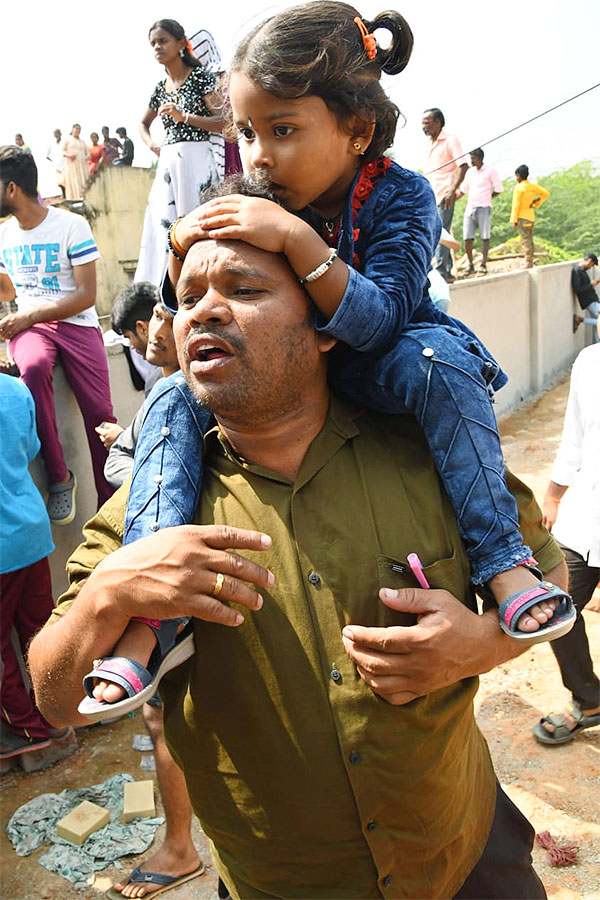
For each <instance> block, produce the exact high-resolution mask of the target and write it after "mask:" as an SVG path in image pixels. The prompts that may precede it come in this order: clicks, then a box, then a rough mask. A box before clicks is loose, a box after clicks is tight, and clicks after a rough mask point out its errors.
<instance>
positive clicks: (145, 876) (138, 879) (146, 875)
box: [129, 866, 179, 887]
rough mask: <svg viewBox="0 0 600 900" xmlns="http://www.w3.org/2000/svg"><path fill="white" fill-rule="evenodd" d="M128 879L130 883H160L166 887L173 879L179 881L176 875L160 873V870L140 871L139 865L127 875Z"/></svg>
mask: <svg viewBox="0 0 600 900" xmlns="http://www.w3.org/2000/svg"><path fill="white" fill-rule="evenodd" d="M129 881H130V882H131V883H132V884H162V885H164V886H165V887H166V886H167V885H169V884H173V882H174V881H179V878H178V877H177V876H176V875H162V874H161V873H160V872H142V871H141V868H140V866H136V867H135V869H134V870H133V872H132V873H131V875H130V876H129Z"/></svg>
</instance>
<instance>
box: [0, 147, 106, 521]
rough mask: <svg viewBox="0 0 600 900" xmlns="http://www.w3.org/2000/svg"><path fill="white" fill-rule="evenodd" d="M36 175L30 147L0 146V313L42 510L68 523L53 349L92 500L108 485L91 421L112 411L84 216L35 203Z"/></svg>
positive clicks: (69, 494) (72, 485)
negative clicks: (90, 478)
mask: <svg viewBox="0 0 600 900" xmlns="http://www.w3.org/2000/svg"><path fill="white" fill-rule="evenodd" d="M37 177H38V176H37V168H36V165H35V162H34V159H33V157H32V156H31V154H29V153H26V152H25V151H23V150H21V149H19V148H18V147H15V146H5V147H0V217H4V216H10V218H9V219H8V220H7V221H6V222H3V223H2V225H0V301H2V302H4V303H9V302H11V301H12V300H15V301H16V305H17V312H12V313H9V314H8V315H7V316H5V317H4V318H3V319H1V320H0V338H3V339H4V340H6V341H7V342H8V352H9V355H10V357H11V359H12V360H14V362H15V363H16V364H17V366H18V368H19V371H20V373H21V378H22V379H23V381H24V382H25V384H26V385H27V387H28V388H29V390H30V391H31V393H32V394H33V398H34V400H35V405H36V419H37V429H38V434H39V437H40V441H41V444H42V457H43V460H44V463H45V466H46V471H47V474H48V494H49V496H48V514H49V516H50V519H51V520H52V521H53V522H54V523H55V524H57V525H66V524H68V523H69V522H71V521H72V520H73V518H74V516H75V490H76V486H77V479H76V477H75V475H74V473H73V472H71V471H70V470H69V469H68V468H67V465H66V462H65V459H64V454H63V448H62V446H61V444H60V441H59V438H58V430H57V424H56V412H55V408H54V392H53V386H52V368H53V366H54V363H55V361H56V359H57V357H60V361H61V365H62V367H63V370H64V373H65V376H66V378H67V380H68V382H69V384H70V386H71V388H72V390H73V393H74V394H75V398H76V400H77V403H78V404H79V408H80V410H81V414H82V416H83V420H84V424H85V429H86V434H87V438H88V443H89V447H90V453H91V457H92V466H93V470H94V480H95V484H96V491H97V493H98V504H99V505H100V504H102V503H104V501H105V500H107V499H108V497H110V495H111V493H112V488H111V487H110V485H109V484H108V483H107V481H106V479H105V478H104V463H105V462H106V450H105V448H104V447H103V446H102V444H101V443H100V441H98V438H97V435H96V433H95V431H94V428H95V427H96V426H97V425H99V424H100V423H101V422H104V421H111V422H114V421H115V417H114V414H113V409H112V403H111V397H110V384H109V378H108V363H107V359H106V353H105V350H104V344H103V342H102V332H101V330H100V327H99V324H98V316H97V315H96V310H95V309H94V303H95V300H96V263H95V260H97V259H99V257H100V254H99V252H98V248H97V247H96V242H95V240H94V238H93V236H92V232H91V229H90V226H89V225H88V223H87V221H86V220H85V219H84V218H83V217H82V216H78V215H75V214H74V213H71V212H67V211H66V210H62V209H56V208H54V207H49V208H48V207H46V206H43V205H42V204H41V203H40V202H39V200H38V197H37V187H36V186H37Z"/></svg>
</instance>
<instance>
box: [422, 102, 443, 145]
mask: <svg viewBox="0 0 600 900" xmlns="http://www.w3.org/2000/svg"><path fill="white" fill-rule="evenodd" d="M421 127H422V129H423V132H424V133H425V134H426V135H427V137H430V138H431V139H432V141H434V140H435V139H436V138H437V136H438V134H439V133H440V131H441V130H442V123H441V121H440V119H436V117H435V116H434V115H433V113H432V112H431V110H430V109H428V110H427V111H426V112H425V113H423V118H422V119H421Z"/></svg>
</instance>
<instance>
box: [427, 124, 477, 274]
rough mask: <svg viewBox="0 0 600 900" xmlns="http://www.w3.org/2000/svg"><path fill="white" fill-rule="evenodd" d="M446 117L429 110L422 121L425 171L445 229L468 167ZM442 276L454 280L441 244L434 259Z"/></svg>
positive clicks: (449, 257)
mask: <svg viewBox="0 0 600 900" xmlns="http://www.w3.org/2000/svg"><path fill="white" fill-rule="evenodd" d="M445 124H446V120H445V118H444V114H443V112H442V111H441V109H437V107H434V108H433V109H426V110H425V112H424V113H423V119H422V122H421V125H422V128H423V132H424V133H425V134H426V135H427V137H428V138H429V140H430V141H431V145H430V147H429V151H428V153H427V159H426V160H425V166H424V172H425V177H426V178H427V180H428V181H429V183H430V185H431V187H432V188H433V192H434V194H435V199H436V203H437V205H438V210H439V213H440V217H441V219H442V225H443V226H444V228H445V229H446V231H450V229H451V227H452V217H453V215H454V202H455V200H456V191H457V190H458V187H459V185H460V184H461V183H462V180H463V178H464V177H465V175H466V174H467V169H468V168H469V166H468V163H467V160H466V157H465V156H464V155H463V149H462V146H461V143H460V141H459V140H458V138H457V137H455V136H454V135H453V134H448V133H447V132H446V131H444V125H445ZM433 264H434V266H435V268H436V269H437V270H438V272H439V273H440V275H441V276H442V278H444V279H445V281H447V282H448V283H450V284H451V283H452V282H453V281H454V278H453V277H452V273H451V269H452V257H451V255H450V250H449V249H448V248H447V247H444V246H442V244H438V246H437V249H436V251H435V257H434V260H433Z"/></svg>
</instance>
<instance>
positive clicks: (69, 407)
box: [31, 345, 144, 597]
mask: <svg viewBox="0 0 600 900" xmlns="http://www.w3.org/2000/svg"><path fill="white" fill-rule="evenodd" d="M107 354H108V363H109V372H110V387H111V394H112V399H113V407H114V411H115V416H116V417H117V421H118V422H119V424H120V425H123V426H126V425H128V424H129V423H130V422H131V420H132V418H133V416H134V414H135V412H136V411H137V410H138V409H139V407H140V406H141V405H142V403H143V402H144V393H143V391H136V390H135V388H134V387H133V384H132V381H131V377H130V375H129V368H128V366H127V360H126V359H125V355H124V353H123V348H122V347H121V346H120V345H115V346H112V347H108V348H107ZM54 397H55V403H56V412H57V423H58V434H59V437H60V441H61V444H62V446H63V450H64V454H65V460H66V462H67V465H68V467H69V468H70V469H71V471H73V472H75V474H76V476H77V483H78V487H77V495H76V507H77V513H76V515H75V518H74V519H73V521H72V522H71V524H70V525H53V526H52V536H53V538H54V543H55V545H56V550H55V551H54V553H53V554H52V556H51V557H50V568H51V572H52V588H53V593H54V597H58V595H59V594H61V593H62V592H63V591H64V590H65V589H66V587H67V578H66V574H65V562H66V560H67V559H68V557H69V556H70V555H71V553H72V552H73V550H74V549H75V547H77V545H78V544H79V543H81V529H82V528H83V525H84V524H85V523H86V522H87V521H88V519H89V518H91V516H93V515H94V513H95V512H96V506H97V496H96V490H95V488H94V476H93V473H92V464H91V461H90V453H89V449H88V443H87V438H86V434H85V430H84V427H83V419H82V418H81V413H80V412H79V407H78V406H77V402H76V400H75V397H74V396H73V393H72V392H71V388H70V387H69V384H68V382H67V380H66V378H65V375H64V372H63V370H62V368H61V366H60V365H57V366H56V367H55V369H54ZM31 471H32V474H33V478H34V481H35V482H36V484H37V485H38V487H39V489H40V491H41V493H42V496H43V497H44V498H45V497H46V483H47V482H46V470H45V468H44V464H43V463H42V459H41V457H40V456H38V457H37V459H35V460H34V462H33V464H32V467H31Z"/></svg>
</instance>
